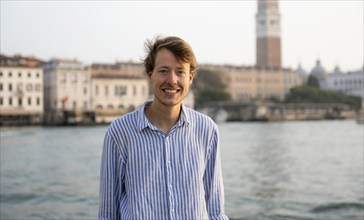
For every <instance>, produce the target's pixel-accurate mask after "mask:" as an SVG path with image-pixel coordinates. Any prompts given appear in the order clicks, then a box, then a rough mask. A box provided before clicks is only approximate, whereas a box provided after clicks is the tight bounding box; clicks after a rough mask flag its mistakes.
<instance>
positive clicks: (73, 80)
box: [72, 75, 77, 83]
mask: <svg viewBox="0 0 364 220" xmlns="http://www.w3.org/2000/svg"><path fill="white" fill-rule="evenodd" d="M72 82H73V83H77V75H74V76H73V77H72Z"/></svg>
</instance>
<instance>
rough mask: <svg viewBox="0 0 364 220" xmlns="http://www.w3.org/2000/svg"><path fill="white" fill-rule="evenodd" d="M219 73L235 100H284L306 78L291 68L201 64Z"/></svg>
mask: <svg viewBox="0 0 364 220" xmlns="http://www.w3.org/2000/svg"><path fill="white" fill-rule="evenodd" d="M200 68H205V69H208V70H211V71H215V72H218V73H219V76H220V78H221V80H222V81H223V82H224V84H225V85H226V91H227V92H228V93H229V94H230V95H231V98H232V100H233V101H250V100H255V99H258V100H264V99H275V100H283V99H284V98H285V96H286V94H288V93H289V90H290V89H291V88H292V87H295V86H298V85H302V84H303V82H304V80H303V79H302V78H301V77H300V76H299V75H298V74H297V72H295V71H292V70H290V69H277V70H265V69H257V68H254V67H244V66H221V65H201V67H200Z"/></svg>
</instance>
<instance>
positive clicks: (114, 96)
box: [90, 62, 149, 123]
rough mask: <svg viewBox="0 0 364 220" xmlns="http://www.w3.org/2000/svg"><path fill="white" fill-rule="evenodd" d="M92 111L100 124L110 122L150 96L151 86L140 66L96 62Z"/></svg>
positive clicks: (133, 108) (91, 68)
mask: <svg viewBox="0 0 364 220" xmlns="http://www.w3.org/2000/svg"><path fill="white" fill-rule="evenodd" d="M90 72H91V76H92V86H91V88H92V109H94V111H95V121H96V122H97V123H105V122H111V121H112V120H114V119H116V118H117V117H120V116H121V115H123V114H125V113H128V112H131V111H133V110H135V109H136V108H138V107H139V106H140V105H142V104H143V103H144V102H145V101H146V100H147V99H148V97H149V86H148V80H147V76H146V74H145V73H144V67H143V65H142V64H141V63H132V62H117V63H115V64H100V63H94V64H92V65H91V67H90Z"/></svg>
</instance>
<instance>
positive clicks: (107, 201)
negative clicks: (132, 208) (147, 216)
mask: <svg viewBox="0 0 364 220" xmlns="http://www.w3.org/2000/svg"><path fill="white" fill-rule="evenodd" d="M122 164H123V162H122V160H121V155H120V150H119V149H118V147H117V145H116V144H115V142H114V140H113V138H112V137H111V136H110V134H109V131H108V132H107V133H106V135H105V139H104V145H103V150H102V158H101V168H100V194H99V198H100V201H99V219H102V220H111V219H120V213H119V204H120V199H121V195H122V193H124V192H125V188H124V176H125V175H124V174H125V170H124V169H123V166H122Z"/></svg>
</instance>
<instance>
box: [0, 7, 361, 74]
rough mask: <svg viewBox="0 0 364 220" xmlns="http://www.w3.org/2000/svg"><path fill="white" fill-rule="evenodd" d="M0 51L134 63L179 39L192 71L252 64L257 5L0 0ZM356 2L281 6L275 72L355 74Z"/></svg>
mask: <svg viewBox="0 0 364 220" xmlns="http://www.w3.org/2000/svg"><path fill="white" fill-rule="evenodd" d="M0 2H1V3H0V4H1V8H0V12H1V13H0V18H1V21H0V25H1V26H0V28H1V29H0V46H1V47H0V48H1V53H2V54H5V55H10V56H12V55H14V54H21V55H24V56H35V57H37V58H40V59H43V60H49V59H51V58H65V59H77V60H79V61H81V62H83V63H84V64H86V65H89V64H91V63H114V62H116V61H134V62H140V60H141V59H142V58H143V57H144V56H145V52H144V42H145V41H146V39H152V38H154V37H155V36H158V35H160V36H169V35H174V36H179V37H181V38H183V39H184V40H186V41H187V42H188V43H189V44H190V45H191V46H192V47H193V49H194V52H195V55H196V57H197V60H198V62H199V63H200V64H207V63H209V64H230V65H238V66H240V65H246V66H252V65H255V63H256V49H255V47H256V43H255V37H256V33H255V15H256V13H257V1H255V0H254V1H250V0H245V1H243V0H241V1H238V0H235V1H191V0H185V1H95V0H94V1H85V0H84V1H55V0H52V1H31V0H26V1H19V0H16V1H14V0H13V1H9V0H1V1H0ZM363 2H364V1H363V0H342V1H340V0H321V1H320V0H302V1H300V0H281V1H280V2H279V8H280V13H281V44H282V66H283V67H286V68H292V69H296V68H297V67H298V64H299V63H300V64H301V65H302V67H303V68H304V69H305V70H306V71H307V72H308V73H309V72H310V71H311V70H312V68H313V67H314V66H315V65H316V61H317V60H318V59H320V61H321V64H322V66H323V67H324V68H325V69H326V70H327V71H328V72H332V71H333V69H334V68H335V67H336V66H339V67H340V69H341V70H342V71H344V72H347V71H356V70H358V69H360V68H362V67H363V65H364V57H363V50H364V49H363V48H364V45H363V41H364V40H363V39H364V36H363V32H364V31H363V26H364V24H363V23H364V18H363V10H364V3H363Z"/></svg>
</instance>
